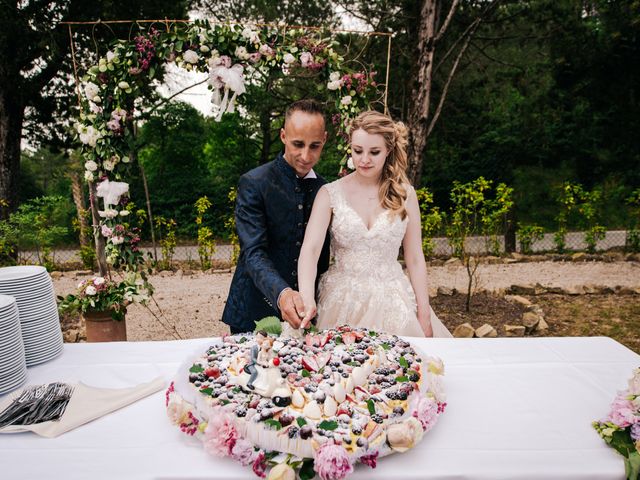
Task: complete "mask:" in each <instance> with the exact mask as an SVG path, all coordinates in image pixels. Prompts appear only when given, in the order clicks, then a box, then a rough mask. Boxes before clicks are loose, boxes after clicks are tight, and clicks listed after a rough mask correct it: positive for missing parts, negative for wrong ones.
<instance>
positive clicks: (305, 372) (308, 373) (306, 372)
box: [300, 368, 311, 377]
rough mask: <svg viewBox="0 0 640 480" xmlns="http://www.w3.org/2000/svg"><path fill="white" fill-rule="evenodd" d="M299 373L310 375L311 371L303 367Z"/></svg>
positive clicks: (305, 375)
mask: <svg viewBox="0 0 640 480" xmlns="http://www.w3.org/2000/svg"><path fill="white" fill-rule="evenodd" d="M300 375H302V376H303V377H310V376H311V373H310V372H309V370H307V369H306V368H303V369H302V372H300Z"/></svg>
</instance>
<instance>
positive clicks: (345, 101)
mask: <svg viewBox="0 0 640 480" xmlns="http://www.w3.org/2000/svg"><path fill="white" fill-rule="evenodd" d="M340 104H341V105H351V95H345V96H344V97H342V98H341V99H340Z"/></svg>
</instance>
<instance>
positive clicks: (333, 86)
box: [327, 80, 341, 90]
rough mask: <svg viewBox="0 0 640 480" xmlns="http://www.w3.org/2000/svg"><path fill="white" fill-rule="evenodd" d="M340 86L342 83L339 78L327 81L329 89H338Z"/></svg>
mask: <svg viewBox="0 0 640 480" xmlns="http://www.w3.org/2000/svg"><path fill="white" fill-rule="evenodd" d="M340 87H341V85H340V81H339V80H336V81H333V82H329V83H327V88H328V89H329V90H338V89H339V88H340Z"/></svg>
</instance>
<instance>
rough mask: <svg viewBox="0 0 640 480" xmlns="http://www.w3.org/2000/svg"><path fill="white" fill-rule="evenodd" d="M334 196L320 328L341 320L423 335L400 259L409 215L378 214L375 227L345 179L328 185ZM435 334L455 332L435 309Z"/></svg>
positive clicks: (321, 285) (320, 292) (320, 287)
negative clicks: (351, 197)
mask: <svg viewBox="0 0 640 480" xmlns="http://www.w3.org/2000/svg"><path fill="white" fill-rule="evenodd" d="M323 188H326V189H327V191H328V192H329V197H330V199H331V208H332V210H333V217H332V220H331V226H330V233H331V251H332V253H333V256H334V262H333V264H332V265H331V266H330V267H329V270H327V272H326V273H325V274H324V275H323V276H322V277H321V278H320V283H319V285H318V328H319V329H323V328H333V327H335V326H336V325H340V324H349V325H351V326H355V327H366V328H372V329H374V330H381V331H385V332H388V333H392V334H396V335H407V336H414V337H423V336H424V333H423V331H422V328H421V327H420V324H419V323H418V319H417V317H416V299H415V294H414V292H413V288H412V287H411V283H410V282H409V279H408V278H407V276H406V275H405V274H404V272H403V271H402V266H401V265H400V263H398V253H399V250H400V246H401V245H402V239H403V238H404V234H405V232H406V230H407V223H408V218H405V219H404V220H401V219H400V216H399V215H395V216H393V217H392V216H391V215H390V214H389V211H388V210H385V211H383V212H382V213H380V215H378V217H377V218H376V220H375V222H374V223H373V225H372V226H371V229H367V226H366V224H365V223H364V221H363V220H362V218H361V217H360V215H358V213H357V212H356V211H355V210H354V209H353V208H351V206H350V205H349V204H348V202H347V200H346V198H345V196H344V193H343V191H342V186H341V184H340V180H338V181H335V182H332V183H330V184H327V185H325V186H324V187H323ZM431 325H432V327H433V336H434V337H451V333H449V331H448V330H447V328H446V327H445V326H444V325H443V324H442V322H441V321H440V320H439V319H438V317H437V316H436V315H435V313H434V312H433V310H431Z"/></svg>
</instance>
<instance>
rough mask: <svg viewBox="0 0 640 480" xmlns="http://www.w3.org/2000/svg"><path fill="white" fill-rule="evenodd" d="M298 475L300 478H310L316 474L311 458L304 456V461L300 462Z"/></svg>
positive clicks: (303, 479)
mask: <svg viewBox="0 0 640 480" xmlns="http://www.w3.org/2000/svg"><path fill="white" fill-rule="evenodd" d="M299 475H300V480H311V479H312V478H313V477H315V476H316V471H315V470H314V468H313V458H306V459H305V460H304V462H302V468H301V469H300V474H299Z"/></svg>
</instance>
